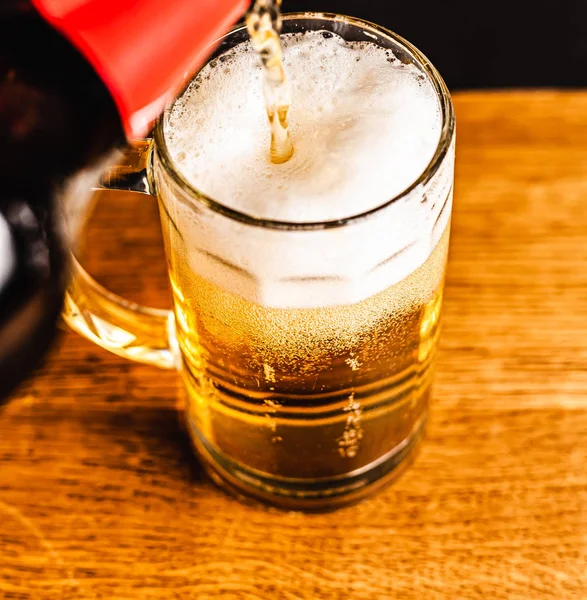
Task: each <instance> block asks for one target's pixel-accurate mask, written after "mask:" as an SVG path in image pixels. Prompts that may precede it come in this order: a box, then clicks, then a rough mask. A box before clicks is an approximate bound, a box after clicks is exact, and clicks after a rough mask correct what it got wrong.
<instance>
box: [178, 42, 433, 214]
mask: <svg viewBox="0 0 587 600" xmlns="http://www.w3.org/2000/svg"><path fill="white" fill-rule="evenodd" d="M282 39H283V42H282V43H283V51H284V66H285V68H286V70H287V71H286V72H287V74H288V77H289V78H290V80H291V85H292V90H293V91H292V94H293V104H292V107H291V111H290V127H291V134H292V139H293V142H294V146H295V152H294V155H293V157H292V158H291V160H289V161H288V162H286V163H284V164H279V165H276V164H274V163H272V162H271V161H270V159H269V139H270V132H269V124H268V121H267V115H266V112H265V104H264V100H263V93H262V82H261V69H260V66H259V58H258V56H257V55H256V54H255V52H254V50H253V49H252V47H251V45H250V44H249V43H243V44H240V45H239V46H237V47H236V49H234V50H232V51H229V53H227V54H225V55H224V56H223V57H222V59H221V60H217V61H213V62H212V63H210V64H209V65H207V66H206V67H204V69H203V70H202V72H201V73H200V75H199V76H198V77H197V78H196V79H195V81H194V82H192V84H191V86H190V87H189V89H188V91H187V93H186V94H184V95H183V96H182V98H181V99H180V100H179V101H178V102H177V103H176V104H175V107H174V109H173V111H172V112H171V114H170V115H169V120H168V127H167V132H168V141H169V149H170V152H171V155H172V158H173V159H174V161H175V162H176V163H177V165H178V168H179V170H180V172H181V173H182V175H183V176H184V177H185V178H186V179H187V180H188V181H189V182H190V183H191V184H192V185H193V186H195V187H196V188H198V189H199V190H201V191H202V192H204V193H205V194H207V195H209V196H211V197H212V198H214V199H215V200H217V201H218V202H220V203H222V204H224V205H225V206H229V207H231V208H234V209H236V210H239V211H241V212H245V213H248V214H250V215H253V216H256V217H264V218H269V219H276V220H285V221H297V222H300V221H306V222H308V221H323V220H335V219H341V218H344V217H349V216H351V215H354V214H358V213H361V212H364V211H366V210H369V209H372V208H375V207H377V206H380V205H381V204H383V203H384V202H385V201H386V200H389V199H390V198H393V197H394V196H395V195H397V194H398V193H400V192H402V191H403V190H404V189H405V188H407V187H408V186H409V185H410V184H411V183H412V182H414V181H415V180H416V179H417V178H418V176H419V175H420V174H421V173H422V171H424V169H425V168H426V166H427V165H428V163H429V162H430V159H431V158H432V156H433V154H434V151H435V149H436V146H437V144H438V140H439V137H440V129H441V118H440V113H439V104H438V100H437V98H436V94H435V91H434V88H433V87H432V85H431V83H430V82H429V81H428V80H427V79H426V78H425V77H423V76H422V75H421V73H420V71H418V69H417V68H416V67H415V66H413V65H405V64H403V63H402V62H400V61H399V60H398V59H397V58H395V56H394V55H393V53H392V52H391V51H389V50H387V51H386V50H385V49H383V48H380V47H379V46H376V45H375V44H373V43H369V42H359V43H351V44H349V43H346V42H345V41H344V40H343V39H342V38H340V37H339V36H336V35H333V36H332V37H330V38H324V37H323V35H322V33H321V32H309V33H306V34H293V35H291V34H290V35H284V36H282ZM211 65H215V66H211Z"/></svg>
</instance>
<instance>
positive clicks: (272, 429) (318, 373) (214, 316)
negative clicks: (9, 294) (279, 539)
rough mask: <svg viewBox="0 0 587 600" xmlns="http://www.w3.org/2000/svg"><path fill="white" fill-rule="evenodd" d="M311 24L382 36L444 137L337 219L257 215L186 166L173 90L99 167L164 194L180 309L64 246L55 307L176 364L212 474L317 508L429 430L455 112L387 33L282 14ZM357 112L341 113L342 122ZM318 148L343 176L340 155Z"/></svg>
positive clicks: (373, 483) (337, 20)
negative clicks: (425, 98) (417, 163)
mask: <svg viewBox="0 0 587 600" xmlns="http://www.w3.org/2000/svg"><path fill="white" fill-rule="evenodd" d="M304 32H320V34H321V35H323V36H324V40H325V42H327V41H328V38H329V37H332V36H333V35H336V36H338V38H337V39H339V38H340V39H341V40H342V42H341V43H347V44H351V45H353V44H354V46H352V47H353V48H354V49H356V50H357V51H360V50H361V48H363V47H364V46H361V44H363V45H364V44H371V45H373V44H375V45H376V46H378V47H379V48H381V49H384V50H385V51H388V56H392V57H393V61H395V62H396V63H397V65H399V67H401V66H402V65H404V66H406V65H407V66H409V68H410V69H411V71H410V72H411V73H414V77H416V78H417V80H418V82H420V83H419V84H418V85H420V84H421V85H426V86H428V87H429V89H430V90H432V92H431V94H432V96H433V98H434V102H435V106H436V107H437V111H438V119H439V134H438V139H437V140H434V146H433V152H432V154H431V157H430V159H429V160H428V159H427V161H426V163H425V168H423V169H422V170H421V171H420V172H419V173H418V174H417V176H416V177H414V178H413V180H411V181H409V182H408V185H407V186H406V187H405V188H404V189H402V190H401V192H400V193H396V194H393V195H390V196H389V197H387V198H386V199H385V201H383V202H380V203H378V204H377V205H376V206H374V207H373V206H371V205H369V203H368V202H366V204H365V203H364V201H367V200H369V198H364V197H362V196H361V194H358V195H357V202H358V208H357V210H356V211H354V213H353V214H351V215H349V216H346V217H344V218H335V219H325V220H321V221H320V220H318V221H317V220H308V219H301V220H300V219H297V220H293V219H290V220H283V219H282V220H280V219H276V218H269V217H267V218H265V217H262V216H258V215H253V214H251V213H250V212H248V211H245V210H239V208H238V206H237V207H236V208H235V205H234V204H230V203H227V202H225V201H222V200H219V199H218V198H215V197H213V195H211V194H207V193H205V192H204V191H202V190H200V189H198V187H197V186H195V185H194V184H193V183H192V182H190V181H188V178H187V177H186V176H185V173H184V172H183V171H182V169H181V165H180V164H179V162H178V161H179V159H178V157H177V156H178V155H177V152H175V151H174V150H173V144H174V141H173V140H174V139H175V138H176V137H178V136H181V131H179V130H177V129H174V126H175V125H174V123H176V121H177V118H176V114H175V113H174V110H176V112H177V110H178V109H177V103H178V102H181V100H182V97H183V95H182V96H180V97H179V99H178V100H176V101H175V103H174V104H172V105H171V106H170V107H169V108H168V109H167V111H166V113H165V115H164V116H163V117H162V118H161V120H160V121H159V123H158V125H157V127H156V129H155V132H154V137H153V140H146V141H141V142H137V143H136V145H135V147H134V151H133V155H132V157H131V159H132V160H130V162H128V163H127V164H126V166H124V167H120V168H118V169H114V170H112V171H111V172H110V173H109V174H108V175H107V177H106V179H105V185H106V186H109V187H111V188H119V189H130V190H134V191H137V192H140V193H143V194H151V195H153V196H156V197H157V200H158V203H159V208H160V216H161V224H162V230H163V239H164V245H165V253H166V257H167V265H168V272H169V278H170V281H171V289H172V295H173V310H170V311H162V310H155V309H150V308H146V307H143V306H137V305H134V304H130V303H128V302H125V301H124V300H123V299H122V298H119V297H117V296H115V295H113V294H112V293H110V292H108V291H107V290H105V289H103V288H102V287H101V286H100V285H98V284H97V283H96V282H95V281H93V280H92V279H91V277H90V276H89V275H88V274H87V273H86V272H85V271H84V270H83V268H82V267H81V265H80V264H79V263H78V262H77V261H76V260H75V258H74V259H73V277H72V281H71V285H70V287H69V292H68V294H67V298H66V303H65V308H64V318H65V320H66V322H67V323H68V324H69V326H70V327H71V328H72V329H74V330H75V331H77V332H79V333H80V334H81V335H83V336H85V337H86V338H88V339H90V340H91V341H93V342H95V343H96V344H98V345H100V346H102V347H103V348H106V349H107V350H110V351H111V352H114V353H116V354H118V355H120V356H123V357H125V358H128V359H131V360H135V361H139V362H143V363H148V364H151V365H154V366H157V367H162V368H167V369H176V370H178V372H179V374H180V376H181V378H182V380H183V393H184V394H185V403H184V404H185V417H186V419H185V422H186V426H187V429H188V430H189V433H190V436H191V439H192V441H193V444H194V446H195V449H196V452H197V454H198V456H199V457H200V459H201V461H202V463H203V465H204V467H205V468H206V469H207V471H208V472H209V473H210V475H211V476H212V477H213V479H214V480H215V481H216V482H218V483H220V484H221V485H223V486H225V487H227V488H228V489H231V490H233V491H236V492H238V493H244V494H246V495H249V496H252V497H254V498H257V499H260V500H262V501H265V502H268V503H271V504H274V505H277V506H281V507H286V508H301V509H324V508H332V507H336V506H340V505H342V504H345V503H350V502H354V501H357V500H359V499H360V498H362V497H364V496H365V495H367V494H368V493H370V492H372V491H374V490H376V489H379V488H380V487H381V486H383V485H384V484H385V483H387V482H389V481H391V480H392V479H393V478H394V477H395V476H397V475H398V474H399V473H400V472H401V471H402V469H403V467H405V466H406V465H407V464H409V459H410V457H412V456H413V451H414V449H415V448H416V446H417V444H418V441H419V440H420V438H421V436H422V432H423V429H424V426H425V423H426V417H427V414H428V404H429V399H430V390H431V383H432V376H433V367H434V360H435V353H436V346H437V340H438V335H439V326H440V316H441V306H442V292H443V283H444V274H445V268H446V259H447V251H448V240H449V230H450V214H451V208H452V190H453V179H454V136H455V119H454V113H453V107H452V103H451V99H450V95H449V93H448V90H447V88H446V86H445V84H444V83H443V81H442V79H441V77H440V75H439V74H438V73H437V71H436V70H435V69H434V67H433V66H432V65H431V64H430V62H429V61H428V60H427V59H426V58H425V57H424V56H423V55H422V54H421V53H420V52H419V51H418V50H417V49H416V48H414V47H413V46H412V45H411V44H409V43H408V42H407V41H405V40H403V39H402V38H400V37H399V36H397V35H395V34H394V33H392V32H390V31H387V30H385V29H383V28H381V27H378V26H376V25H372V24H370V23H367V22H364V21H360V20H358V19H353V18H349V17H342V16H336V15H326V14H293V15H285V16H284V17H283V34H289V33H296V34H301V33H304ZM246 39H247V33H246V29H245V28H244V27H240V28H237V29H235V30H233V31H232V32H231V33H229V34H227V35H226V36H225V37H224V38H222V40H221V41H220V43H219V45H218V47H217V49H216V51H215V54H214V55H213V57H212V58H211V61H218V60H219V59H222V57H223V56H225V54H226V53H227V52H229V51H230V50H231V49H234V48H235V47H236V46H237V45H238V44H240V43H241V42H243V41H244V40H246ZM359 58H361V57H360V56H358V58H357V57H355V58H353V61H355V60H356V61H357V64H356V65H355V66H353V68H354V69H360V64H361V63H360V61H359ZM390 61H391V59H390ZM397 61H399V62H397ZM400 63H401V64H400ZM210 64H211V63H210ZM219 64H221V62H220V63H219ZM326 68H328V64H326ZM337 68H338V67H337ZM229 71H230V69H226V77H229V76H230V74H229ZM223 76H224V75H223ZM301 77H303V74H300V75H299V76H298V79H300V78H301ZM355 79H356V78H355ZM366 79H368V78H366ZM363 84H364V85H365V86H369V85H372V84H373V81H366V82H361V85H363ZM186 89H187V90H189V86H188V88H186ZM186 93H188V92H187V91H184V93H183V94H186ZM246 94H247V91H246V90H243V95H245V96H246ZM294 98H295V87H294ZM292 110H293V111H295V103H294V107H293V109H292ZM435 110H436V109H435ZM351 116H352V115H351ZM228 126H230V123H229V125H228ZM353 126H354V125H353V120H352V119H350V120H349V122H348V123H347V122H345V123H343V124H342V125H341V129H340V131H341V132H342V133H341V135H348V132H349V131H352V127H353ZM178 131H179V132H178ZM295 133H296V132H295V131H294V146H295ZM259 135H262V134H261V133H260V134H259ZM205 143H208V142H207V141H206V142H205ZM210 143H212V140H210ZM294 156H295V154H294ZM326 159H327V160H328V159H330V160H332V161H335V162H333V164H332V169H333V172H334V173H336V172H337V164H336V161H337V160H338V159H337V158H336V157H334V156H333V157H330V156H326ZM351 164H352V163H351ZM360 164H364V163H360ZM366 164H368V161H367V163H366ZM336 180H337V177H336V176H335V177H333V178H332V182H331V186H336ZM369 180H370V176H369V174H367V176H366V179H365V181H366V182H368V181H369ZM244 183H245V182H243V185H244ZM248 183H249V184H250V183H251V182H248ZM332 189H334V187H331V188H330V189H329V193H331V192H332ZM370 189H371V188H370V185H367V184H366V185H365V191H364V195H365V196H367V195H368V194H369V193H370ZM367 205H369V207H368V208H366V209H365V208H362V207H363V206H367Z"/></svg>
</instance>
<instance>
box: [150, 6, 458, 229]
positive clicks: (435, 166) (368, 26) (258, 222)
mask: <svg viewBox="0 0 587 600" xmlns="http://www.w3.org/2000/svg"><path fill="white" fill-rule="evenodd" d="M282 18H283V20H284V21H296V20H308V19H314V20H316V21H331V22H332V21H334V22H343V23H350V24H351V25H355V26H357V27H359V28H361V29H363V30H366V31H368V32H371V33H373V34H375V35H380V36H384V37H387V38H390V39H391V40H392V41H393V42H395V43H397V44H398V45H400V46H403V47H404V48H405V49H407V50H408V51H409V52H410V53H411V54H412V56H413V57H414V58H415V59H416V61H417V63H418V64H419V66H420V67H422V69H423V70H424V72H425V73H426V74H427V75H428V77H429V79H430V82H431V83H432V85H433V87H434V90H435V92H436V94H437V97H438V100H439V102H440V110H441V118H442V127H441V133H440V138H439V140H438V143H437V145H436V150H435V152H434V155H433V156H432V158H431V159H430V161H429V162H428V165H427V166H426V167H425V169H424V170H423V171H422V173H421V174H420V175H419V177H418V178H417V179H416V180H415V181H413V182H412V183H411V184H410V185H409V186H408V187H407V188H405V189H404V190H403V191H402V192H400V193H399V194H396V195H395V196H393V197H392V198H390V199H389V200H385V201H383V202H382V203H381V204H379V205H377V206H376V207H374V208H370V209H368V210H366V211H363V212H359V213H357V214H354V215H350V216H349V217H344V218H342V219H335V220H324V221H312V222H304V221H281V220H274V219H266V218H263V217H256V216H254V215H251V214H249V213H246V212H243V211H239V210H236V209H234V208H230V207H228V206H226V205H224V204H222V203H221V202H219V201H218V200H214V199H213V198H212V197H211V196H209V195H208V194H206V193H204V192H202V191H200V190H198V189H197V188H196V187H195V186H193V185H192V184H191V183H189V182H188V181H187V180H186V179H185V177H184V176H183V175H182V174H181V173H180V172H179V171H178V170H177V168H176V167H175V164H174V162H173V159H172V158H171V156H170V154H169V150H168V148H167V145H166V143H165V135H164V131H163V129H164V120H165V115H167V114H168V112H169V111H170V110H171V108H172V107H173V105H174V103H175V101H174V102H172V103H171V104H170V106H168V107H167V109H166V110H165V112H164V114H163V115H162V116H161V117H160V118H159V120H158V121H157V125H156V127H155V133H154V141H155V144H154V146H155V148H154V150H155V152H156V154H157V157H158V159H159V160H160V161H161V163H162V164H163V166H164V168H165V171H166V173H167V174H169V175H170V177H171V178H172V179H173V181H174V183H175V184H176V185H178V186H179V187H180V188H181V189H182V191H183V192H186V193H187V194H188V196H189V197H190V199H191V200H193V201H194V202H196V203H199V204H204V205H205V206H206V207H207V208H209V209H211V210H213V211H214V212H216V213H218V214H220V215H222V216H225V217H228V218H230V219H232V220H234V221H239V222H240V223H244V224H246V225H251V226H254V227H262V228H266V229H278V230H286V231H315V230H324V229H333V228H338V227H344V226H347V225H352V224H355V223H359V222H362V221H365V220H367V219H372V218H374V217H376V216H377V215H378V214H379V213H380V212H382V211H384V210H385V209H386V208H388V207H389V206H391V205H392V204H395V203H396V202H398V201H399V200H402V199H404V198H406V197H408V196H410V195H411V194H412V192H413V191H414V190H415V189H416V188H418V187H420V186H425V185H426V184H427V183H428V182H429V181H430V180H431V179H432V178H433V177H434V175H435V174H436V173H437V172H438V170H439V169H440V166H441V165H442V162H443V160H444V158H445V156H446V155H447V153H448V151H449V149H450V146H451V143H452V139H453V135H454V130H455V115H454V107H453V103H452V99H451V96H450V92H449V91H448V88H447V86H446V84H445V82H444V80H443V79H442V76H441V75H440V73H439V72H438V71H437V70H436V68H435V67H434V65H432V63H431V62H430V61H429V60H428V58H426V56H425V55H424V54H422V52H420V50H418V49H417V48H416V47H415V46H413V45H412V44H411V43H410V42H408V41H407V40H406V39H404V38H403V37H401V36H400V35H398V34H396V33H394V32H393V31H390V30H389V29H386V28H385V27H382V26H380V25H376V24H374V23H371V22H369V21H366V20H364V19H359V18H356V17H348V16H346V15H340V14H336V13H328V12H324V13H320V12H296V13H285V14H284V15H282ZM243 30H246V25H244V24H240V25H237V26H236V27H233V28H232V29H231V30H230V31H229V32H227V33H226V34H225V35H223V36H222V37H220V38H218V39H217V40H216V42H215V43H214V48H216V47H217V46H218V45H220V43H222V41H224V40H226V39H227V38H230V37H232V36H233V35H235V34H236V33H238V32H242V31H243ZM208 62H209V61H206V63H204V65H202V67H201V68H203V67H204V66H205V65H206V64H208ZM201 68H200V69H198V71H197V72H196V73H194V75H193V77H192V78H190V80H189V82H188V83H187V84H186V87H187V85H189V84H190V83H191V82H192V81H193V79H194V78H195V77H196V75H197V73H199V71H200V70H201ZM182 93H183V92H182ZM178 97H179V96H178Z"/></svg>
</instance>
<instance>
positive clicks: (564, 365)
mask: <svg viewBox="0 0 587 600" xmlns="http://www.w3.org/2000/svg"><path fill="white" fill-rule="evenodd" d="M455 101H456V108H457V118H458V144H457V154H458V160H457V184H456V196H455V198H456V202H455V212H454V221H453V241H452V251H451V257H450V266H449V274H448V287H447V293H446V308H445V322H444V333H443V339H442V350H441V354H440V361H439V365H438V376H437V383H436V394H435V403H434V408H433V412H432V416H431V422H430V426H429V430H428V431H429V432H428V439H427V441H426V442H425V445H424V446H423V449H422V451H421V452H420V454H419V456H418V458H417V459H416V462H415V464H414V465H413V466H412V467H411V469H409V470H408V471H407V472H406V474H405V475H403V476H402V478H401V479H400V480H399V481H398V482H397V483H396V484H395V485H393V486H392V487H391V488H388V489H387V490H385V491H384V492H382V493H381V494H379V495H377V496H376V497H374V498H372V499H370V500H368V501H365V502H363V503H362V504H360V505H358V506H355V507H351V508H346V509H343V510H340V511H339V512H335V513H331V514H322V515H303V514H297V513H283V512H277V511H271V510H265V509H261V508H256V507H252V506H246V505H243V504H240V503H238V502H237V501H235V500H233V499H231V498H229V497H227V496H225V495H224V494H223V493H222V492H220V491H219V490H217V489H216V488H215V487H214V486H213V485H212V484H211V483H210V482H209V481H208V480H207V479H206V478H205V477H204V476H203V475H202V472H201V470H200V468H199V466H198V464H197V462H196V461H195V460H194V458H193V457H192V453H191V450H190V447H189V443H188V441H187V439H186V436H185V434H184V433H183V432H182V430H181V428H180V425H179V422H178V419H177V415H176V409H175V388H176V379H175V376H174V375H173V374H172V373H166V372H159V371H156V370H154V369H150V368H148V367H145V366H139V365H133V364H129V363H126V362H124V361H123V360H121V359H118V358H116V357H114V356H109V355H108V354H106V353H105V352H103V351H101V350H100V349H98V348H95V347H93V346H91V345H90V344H89V343H88V342H86V341H84V340H82V339H80V338H78V337H76V336H75V335H73V334H64V335H63V336H62V338H61V340H60V342H59V344H58V346H57V349H56V350H55V351H54V353H53V355H52V357H51V358H50V360H49V361H48V364H47V365H46V367H45V368H44V370H43V372H42V374H41V376H39V377H38V378H37V379H36V380H34V381H32V382H30V383H29V384H28V385H27V386H26V387H25V388H23V389H22V390H21V391H20V392H19V394H18V395H17V397H16V398H15V400H14V401H13V402H12V403H11V404H10V405H8V406H7V407H6V408H5V409H4V410H3V414H2V415H1V416H0V598H3V599H8V598H35V599H37V598H38V599H53V598H59V599H61V598H107V599H109V600H127V599H134V598H140V599H149V600H155V599H157V600H158V599H164V598H165V599H170V598H174V599H175V598H182V599H183V598H195V599H197V600H206V599H212V598H215V599H216V598H222V599H235V600H236V599H239V600H241V599H242V600H245V599H247V600H253V599H255V600H258V599H283V600H294V599H300V598H303V599H326V600H329V599H338V598H340V599H344V600H355V599H356V600H366V599H377V600H379V599H386V598H401V599H412V598H413V599H417V600H428V599H436V598H441V599H447V600H448V599H450V600H454V599H460V598H464V599H470V598H484V599H485V598H487V599H501V598H508V599H514V598H515V599H520V600H522V599H524V600H527V599H533V598H557V599H565V600H569V599H575V598H576V599H581V600H583V599H585V598H587V93H558V92H540V93H531V92H528V93H474V94H462V95H458V96H457V97H456V98H455ZM139 204H140V206H139ZM114 219H115V220H116V222H117V223H121V227H122V225H124V221H125V220H126V225H125V227H126V229H125V236H124V239H121V240H120V242H115V237H116V235H115V233H111V237H112V240H113V242H112V244H111V245H109V246H108V247H107V248H102V249H101V251H100V253H99V255H97V254H96V255H95V257H94V261H93V262H94V265H93V270H94V271H95V272H96V271H97V272H99V274H100V275H101V278H102V280H103V281H104V282H105V283H107V284H108V285H110V286H112V287H114V288H115V289H117V291H120V292H125V293H127V294H128V295H130V296H131V297H134V298H136V299H140V300H143V301H146V302H150V303H152V304H158V305H160V306H163V305H165V303H166V302H167V301H168V295H167V291H166V279H165V272H164V267H163V261H162V259H161V258H160V248H159V246H158V243H157V242H156V224H155V221H156V209H155V206H154V203H152V202H150V201H149V200H148V199H147V200H141V199H139V198H137V197H136V196H135V197H127V198H124V197H121V196H116V198H112V196H110V197H109V198H108V199H107V202H104V203H103V205H101V208H100V209H99V211H98V214H97V215H96V220H95V226H94V229H95V230H96V236H99V235H100V234H104V233H106V232H111V231H112V230H113V229H114V230H116V229H117V227H115V226H114V225H113V220H114ZM118 230H119V231H120V230H121V229H118ZM92 246H93V238H91V239H90V248H92Z"/></svg>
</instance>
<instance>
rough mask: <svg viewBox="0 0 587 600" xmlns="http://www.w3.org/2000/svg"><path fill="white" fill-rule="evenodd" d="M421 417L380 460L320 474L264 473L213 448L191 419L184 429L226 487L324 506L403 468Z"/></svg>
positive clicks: (275, 502)
mask: <svg viewBox="0 0 587 600" xmlns="http://www.w3.org/2000/svg"><path fill="white" fill-rule="evenodd" d="M425 422H426V419H425V418H423V419H421V420H420V421H419V423H418V424H417V425H416V427H415V428H414V429H413V431H412V433H411V435H410V436H409V437H408V438H406V439H405V440H404V441H403V442H402V443H401V444H398V445H397V446H396V447H395V448H393V449H392V450H390V451H389V452H388V453H387V454H385V455H384V456H382V457H381V458H380V459H379V460H377V461H374V462H373V463H371V464H370V465H367V466H366V467H363V468H362V469H359V470H357V471H354V472H351V473H348V474H346V475H344V476H338V477H334V478H323V479H289V478H282V477H280V478H276V477H268V476H267V475H266V474H263V473H259V472H255V471H253V470H250V469H247V468H243V466H242V465H239V464H237V463H235V462H234V461H232V460H230V458H228V457H226V456H223V455H220V454H219V453H218V452H216V451H215V450H214V448H213V447H211V446H210V444H208V443H207V442H206V441H205V440H204V439H203V438H202V436H201V435H200V434H199V432H198V431H197V429H196V428H195V427H194V426H193V425H192V424H191V423H188V429H189V432H190V436H191V438H192V442H193V444H194V447H195V449H196V452H197V453H198V455H199V457H200V459H201V461H202V465H203V467H204V468H205V469H206V471H207V472H208V474H209V475H210V477H211V478H212V479H213V481H214V482H215V483H216V484H218V485H219V486H220V487H221V488H223V489H225V490H226V491H227V492H229V493H231V494H233V495H237V496H239V497H242V496H243V495H244V496H246V497H249V498H252V499H255V500H258V501H261V502H263V503H266V504H270V505H272V506H276V507H278V508H283V509H288V510H304V511H327V510H333V509H336V508H339V507H342V506H345V505H349V504H353V503H355V502H358V501H359V500H362V499H363V498H365V497H366V496H368V495H371V494H373V493H375V492H376V491H378V490H380V489H381V488H383V487H385V486H386V485H388V484H389V483H391V482H392V481H393V480H395V479H396V478H397V477H398V476H399V475H400V474H401V473H403V471H404V470H405V468H406V467H407V466H409V465H410V464H411V462H412V459H413V458H414V454H415V450H416V448H417V447H418V445H419V441H420V440H421V438H422V435H423V432H424V428H425ZM241 499H242V498H241Z"/></svg>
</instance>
